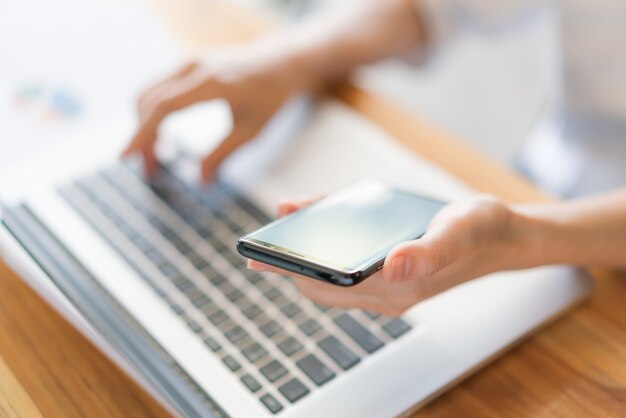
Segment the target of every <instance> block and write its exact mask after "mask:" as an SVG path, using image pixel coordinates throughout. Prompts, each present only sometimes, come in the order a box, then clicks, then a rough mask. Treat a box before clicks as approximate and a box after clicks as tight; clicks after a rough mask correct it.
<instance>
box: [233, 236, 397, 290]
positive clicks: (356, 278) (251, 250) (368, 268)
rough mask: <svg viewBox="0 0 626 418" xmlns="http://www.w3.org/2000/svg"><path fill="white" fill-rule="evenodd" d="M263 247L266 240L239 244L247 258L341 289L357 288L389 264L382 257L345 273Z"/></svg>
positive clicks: (281, 251)
mask: <svg viewBox="0 0 626 418" xmlns="http://www.w3.org/2000/svg"><path fill="white" fill-rule="evenodd" d="M255 241H256V242H255ZM263 244H265V243H263V242H262V241H257V240H253V239H247V238H245V237H244V238H240V239H239V240H238V241H237V251H238V252H239V253H240V254H241V255H243V256H244V257H247V258H250V259H253V260H256V261H260V262H262V263H267V264H270V265H273V266H276V267H279V268H282V269H284V270H288V271H291V272H293V273H297V274H301V275H304V276H307V277H311V278H313V279H317V280H321V281H323V282H327V283H331V284H335V285H338V286H354V285H355V284H358V283H360V282H361V281H363V280H364V279H366V278H367V277H369V276H371V275H372V274H373V273H375V272H376V271H378V270H380V269H381V268H382V266H383V264H384V262H385V256H382V257H380V258H378V259H375V260H373V261H372V262H369V263H368V264H364V265H361V266H359V268H357V269H353V270H342V269H337V268H333V267H330V266H328V265H324V264H318V263H315V262H313V261H311V260H309V259H307V258H304V257H301V256H298V255H296V254H293V253H291V252H290V251H289V250H286V249H277V248H279V247H274V246H271V245H263ZM368 261H369V260H368Z"/></svg>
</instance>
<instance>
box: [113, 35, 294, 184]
mask: <svg viewBox="0 0 626 418" xmlns="http://www.w3.org/2000/svg"><path fill="white" fill-rule="evenodd" d="M300 88H303V82H302V80H300V79H299V78H298V75H297V72H293V71H290V68H289V62H288V60H284V59H281V57H279V56H278V55H277V53H275V51H272V50H271V49H270V48H269V47H268V46H264V47H259V46H253V45H250V46H245V47H239V48H237V49H232V50H230V51H229V52H228V53H226V54H222V55H220V56H214V57H212V60H211V61H207V62H193V63H190V64H188V65H186V66H184V67H183V68H181V69H180V70H178V71H177V72H175V73H174V74H172V75H171V76H169V77H167V78H165V79H164V80H162V81H160V82H158V83H156V84H155V85H153V86H152V87H150V88H148V89H147V90H146V91H145V92H144V93H143V94H141V95H140V97H139V99H138V102H137V109H138V113H139V126H138V128H137V131H136V132H135V134H134V136H133V138H132V140H131V141H130V143H129V145H128V146H127V148H126V149H125V151H124V152H123V154H124V155H129V154H133V153H140V154H142V156H143V159H144V166H145V171H146V174H148V175H149V174H151V173H152V172H154V170H155V169H156V167H157V159H156V157H155V152H154V145H155V143H156V141H157V140H158V128H159V125H160V124H161V122H162V121H163V119H165V117H166V116H168V115H169V114H171V113H173V112H175V111H178V110H181V109H183V108H185V107H188V106H190V105H192V104H195V103H198V102H202V101H206V100H211V99H217V98H221V99H225V100H226V101H227V102H228V103H229V105H230V108H231V112H232V117H233V130H232V132H231V133H230V134H229V135H228V137H227V138H225V139H224V140H223V141H222V142H221V143H220V144H219V145H218V146H217V147H216V148H215V150H214V151H213V152H211V153H210V154H209V155H208V156H206V158H204V159H203V160H202V163H201V173H202V179H203V180H204V181H208V180H210V179H211V177H212V174H213V172H214V170H215V169H216V168H217V167H218V166H219V164H220V163H221V162H222V161H223V160H224V159H225V158H226V157H227V156H228V155H229V154H231V153H232V152H233V151H234V150H235V149H237V148H238V147H239V146H241V145H243V144H244V143H246V142H247V141H248V140H250V139H251V138H253V137H254V136H255V135H256V134H257V133H258V132H259V131H260V130H261V128H262V127H263V126H264V125H265V123H266V122H267V121H268V120H269V119H270V118H271V117H272V115H273V114H274V113H275V112H276V111H277V110H278V109H279V108H280V107H281V106H282V105H283V103H284V102H285V101H286V100H287V99H288V98H289V97H290V96H291V95H292V94H293V93H295V91H297V90H298V89H300Z"/></svg>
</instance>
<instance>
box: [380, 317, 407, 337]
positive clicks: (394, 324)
mask: <svg viewBox="0 0 626 418" xmlns="http://www.w3.org/2000/svg"><path fill="white" fill-rule="evenodd" d="M383 329H384V330H385V332H386V333H387V334H389V335H390V336H391V337H393V338H398V337H400V336H401V335H403V334H404V333H406V332H407V331H409V330H410V329H411V325H409V324H407V323H406V322H405V321H404V320H403V319H402V318H393V319H392V320H391V321H389V322H387V323H386V324H385V325H383Z"/></svg>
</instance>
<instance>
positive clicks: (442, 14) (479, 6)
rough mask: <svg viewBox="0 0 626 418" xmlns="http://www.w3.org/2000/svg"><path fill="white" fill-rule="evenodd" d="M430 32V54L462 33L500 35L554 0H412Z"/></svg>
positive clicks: (428, 53) (428, 49)
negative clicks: (472, 32)
mask: <svg viewBox="0 0 626 418" xmlns="http://www.w3.org/2000/svg"><path fill="white" fill-rule="evenodd" d="M411 1H412V2H413V4H414V6H415V8H416V12H417V13H418V14H419V15H420V16H421V17H422V19H423V20H424V24H425V26H426V31H427V33H428V39H429V42H428V45H427V47H426V50H425V51H424V52H425V54H424V55H426V56H428V55H431V54H432V53H433V52H435V51H437V50H439V49H441V48H442V47H445V45H446V44H447V43H448V42H449V41H451V40H452V39H454V38H455V36H456V35H457V34H458V33H459V32H463V31H468V30H469V31H476V32H482V33H485V34H497V33H498V32H501V31H504V30H506V29H508V28H510V27H512V26H515V25H516V24H518V23H520V22H524V21H526V20H527V18H528V17H529V16H530V15H532V14H533V13H534V12H536V11H537V10H538V9H539V8H540V5H541V4H542V3H547V2H549V1H550V0H411Z"/></svg>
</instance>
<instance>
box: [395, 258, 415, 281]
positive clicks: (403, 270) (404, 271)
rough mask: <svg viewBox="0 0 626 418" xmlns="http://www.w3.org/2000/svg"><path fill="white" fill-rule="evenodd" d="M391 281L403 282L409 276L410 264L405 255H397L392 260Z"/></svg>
mask: <svg viewBox="0 0 626 418" xmlns="http://www.w3.org/2000/svg"><path fill="white" fill-rule="evenodd" d="M392 270H393V281H399V280H404V279H406V278H407V277H409V274H411V262H410V260H409V257H407V256H406V255H399V256H397V257H396V258H395V259H394V260H393V269H392Z"/></svg>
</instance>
